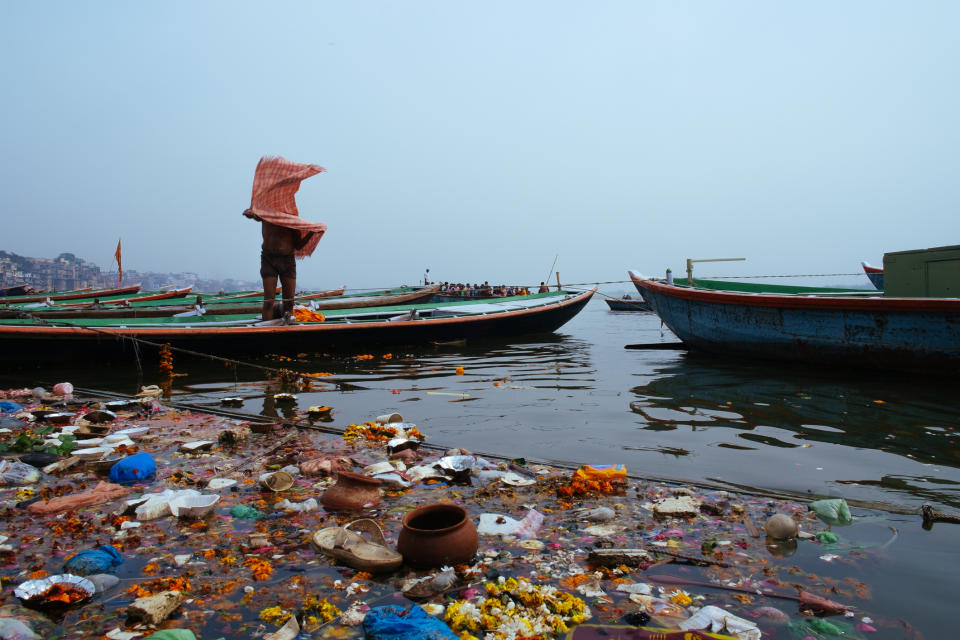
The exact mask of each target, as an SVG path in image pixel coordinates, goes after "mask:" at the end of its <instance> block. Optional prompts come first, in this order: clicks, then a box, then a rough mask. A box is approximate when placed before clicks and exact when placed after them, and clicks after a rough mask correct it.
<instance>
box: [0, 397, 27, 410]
mask: <svg viewBox="0 0 960 640" xmlns="http://www.w3.org/2000/svg"><path fill="white" fill-rule="evenodd" d="M21 409H23V407H22V406H20V405H19V404H17V403H16V402H10V401H9V400H0V413H16V412H17V411H20V410H21Z"/></svg>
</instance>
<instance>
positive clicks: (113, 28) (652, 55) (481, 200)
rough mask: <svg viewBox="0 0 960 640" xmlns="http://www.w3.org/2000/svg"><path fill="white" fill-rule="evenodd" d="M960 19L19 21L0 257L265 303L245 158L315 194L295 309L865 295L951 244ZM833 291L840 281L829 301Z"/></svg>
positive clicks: (225, 10) (621, 10)
mask: <svg viewBox="0 0 960 640" xmlns="http://www.w3.org/2000/svg"><path fill="white" fill-rule="evenodd" d="M958 24H960V4H957V3H950V2H938V1H932V2H926V3H921V4H919V5H916V4H905V3H902V2H892V1H888V0H880V1H871V2H867V1H866V0H852V1H851V2H843V3H835V2H824V1H814V2H807V3H801V4H796V3H795V4H783V3H768V2H761V1H759V0H739V1H734V2H724V3H707V2H702V3H698V2H683V1H681V2H671V3H654V2H648V1H645V0H639V1H629V2H628V1H626V0H612V1H610V2H605V3H601V4H599V5H585V4H582V3H575V2H570V1H565V0H560V1H551V2H544V1H541V0H531V1H530V2H523V3H507V2H497V1H496V0H495V1H494V2H484V3H482V4H481V3H470V2H462V3H449V2H440V1H437V0H424V1H422V2H399V3H379V4H362V3H361V4H357V3H337V2H330V1H328V0H317V1H311V2H305V1H300V0H292V1H291V2H285V3H282V4H279V5H276V4H274V5H264V4H262V3H253V2H246V1H243V0H241V1H238V2H229V3H227V2H224V1H223V0H212V1H210V2H202V3H196V2H186V1H184V0H169V1H167V2H162V3H160V2H138V3H129V2H120V1H118V0H102V1H99V2H94V3H70V2H54V3H52V4H50V3H13V4H9V5H8V6H7V7H6V10H5V12H4V20H3V21H0V52H2V53H3V54H4V55H3V60H4V72H5V73H4V80H5V83H4V87H5V89H6V91H5V96H6V99H5V100H3V101H2V102H0V117H2V119H3V120H4V122H6V123H7V126H5V127H4V130H3V133H2V134H0V135H2V141H3V146H4V150H5V152H6V153H4V155H3V158H2V159H0V162H2V163H3V167H2V170H3V175H4V176H5V181H4V203H3V213H4V234H3V243H4V245H5V246H6V247H7V248H8V249H9V250H11V251H14V252H16V253H18V254H22V255H35V256H40V255H55V254H56V253H57V251H58V250H59V249H60V248H61V247H69V249H70V250H71V251H74V252H76V253H77V254H78V255H82V256H84V257H85V258H86V259H88V260H93V261H94V262H95V263H97V264H99V265H101V266H104V267H106V266H108V265H109V262H110V258H111V257H112V255H113V250H114V248H115V246H116V242H117V238H118V237H122V238H123V249H124V259H125V262H126V261H129V265H130V267H131V268H132V267H134V266H136V268H137V269H138V270H142V271H163V270H167V269H173V270H177V271H183V272H195V273H205V274H209V275H210V276H211V277H214V278H237V279H241V280H247V281H254V280H256V279H257V278H258V271H259V256H258V254H259V247H260V231H259V228H258V226H257V223H255V222H252V221H250V220H247V219H245V218H243V217H242V216H241V212H242V211H243V210H244V209H245V208H246V207H247V206H248V205H249V202H250V192H251V186H252V179H253V172H254V168H255V166H256V164H257V161H258V160H259V158H260V157H261V156H264V155H281V156H284V157H287V158H289V159H291V160H295V161H299V162H308V163H316V164H319V165H321V166H323V167H325V168H326V169H327V171H326V172H325V173H323V174H320V175H317V176H314V177H312V178H310V179H309V180H307V181H306V182H304V184H303V186H302V188H301V190H300V193H299V194H298V204H299V208H300V212H301V215H302V216H303V217H304V218H305V219H307V220H311V221H317V222H324V223H326V224H327V225H328V227H329V229H328V231H327V233H326V235H325V236H324V238H323V239H322V240H321V242H320V245H319V247H318V249H317V251H316V253H315V254H314V255H313V256H312V257H310V258H308V259H306V260H304V261H303V262H301V263H299V264H298V269H299V276H300V281H301V282H302V283H304V284H306V285H307V286H309V287H312V288H333V287H336V286H342V285H346V286H348V287H351V288H362V287H369V288H374V287H386V286H394V285H397V284H401V283H408V284H409V283H413V282H417V281H420V280H422V275H423V272H424V269H425V268H430V272H431V274H434V277H435V279H437V280H448V281H454V282H457V281H460V282H473V281H478V280H479V281H483V280H489V281H490V282H503V283H516V284H536V283H538V282H540V281H541V280H545V279H547V278H548V277H549V276H550V275H551V268H550V267H551V265H552V264H553V263H554V260H555V259H556V268H555V270H556V271H559V272H560V274H561V278H562V280H563V281H564V282H573V283H585V282H595V281H626V280H627V271H628V270H629V269H636V270H638V271H640V272H642V273H645V274H648V275H662V274H663V273H664V271H665V269H666V268H668V267H669V268H672V269H673V271H674V272H675V273H679V272H681V271H682V270H683V268H684V260H685V259H686V258H710V257H734V256H738V257H739V256H742V257H745V258H747V260H746V261H745V262H743V263H728V264H724V265H702V266H698V270H700V269H702V271H701V273H702V274H703V275H741V276H745V275H771V274H807V273H855V272H857V271H858V270H859V262H860V261H861V260H866V261H868V262H871V263H874V264H879V263H880V262H881V260H882V256H883V254H884V253H885V252H890V251H901V250H909V249H919V248H923V247H931V246H940V245H948V244H956V243H957V242H958V241H960V223H958V218H960V216H957V214H956V210H957V209H958V205H960V181H958V180H957V179H956V176H957V175H958V173H960V171H958V170H960V151H958V149H960V145H958V144H957V143H958V141H960V120H958V119H957V118H956V113H957V112H958V110H960V87H958V86H957V83H955V82H952V81H951V79H952V78H953V77H954V75H955V73H954V67H955V61H956V60H958V59H960V39H958V38H956V31H957V25H958ZM847 279H849V278H847Z"/></svg>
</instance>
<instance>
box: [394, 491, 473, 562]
mask: <svg viewBox="0 0 960 640" xmlns="http://www.w3.org/2000/svg"><path fill="white" fill-rule="evenodd" d="M397 551H399V552H400V554H401V555H402V556H403V560H404V562H406V563H407V564H408V565H410V566H411V567H422V568H428V567H442V566H445V565H449V566H453V565H457V564H464V563H466V562H470V561H471V560H472V559H473V556H475V555H476V553H477V528H476V526H474V524H473V520H471V519H470V515H469V514H468V513H467V510H466V509H464V508H463V507H461V506H458V505H455V504H428V505H426V506H423V507H419V508H417V509H414V510H413V511H411V512H409V513H407V515H406V516H404V518H403V528H402V529H401V530H400V535H399V536H397Z"/></svg>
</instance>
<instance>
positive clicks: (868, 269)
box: [860, 264, 883, 273]
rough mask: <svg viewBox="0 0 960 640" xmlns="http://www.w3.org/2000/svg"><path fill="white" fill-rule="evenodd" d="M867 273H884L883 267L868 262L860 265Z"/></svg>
mask: <svg viewBox="0 0 960 640" xmlns="http://www.w3.org/2000/svg"><path fill="white" fill-rule="evenodd" d="M860 266H862V267H863V270H864V272H866V273H883V267H871V266H870V265H868V264H864V265H860Z"/></svg>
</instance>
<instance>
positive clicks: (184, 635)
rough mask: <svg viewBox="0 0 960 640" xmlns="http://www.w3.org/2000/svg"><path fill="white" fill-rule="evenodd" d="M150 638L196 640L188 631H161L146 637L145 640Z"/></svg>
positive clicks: (158, 639) (191, 632)
mask: <svg viewBox="0 0 960 640" xmlns="http://www.w3.org/2000/svg"><path fill="white" fill-rule="evenodd" d="M150 638H153V640H197V636H195V635H194V633H193V631H190V629H161V630H160V631H157V632H156V633H152V634H150V635H149V636H147V638H146V640H150Z"/></svg>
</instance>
